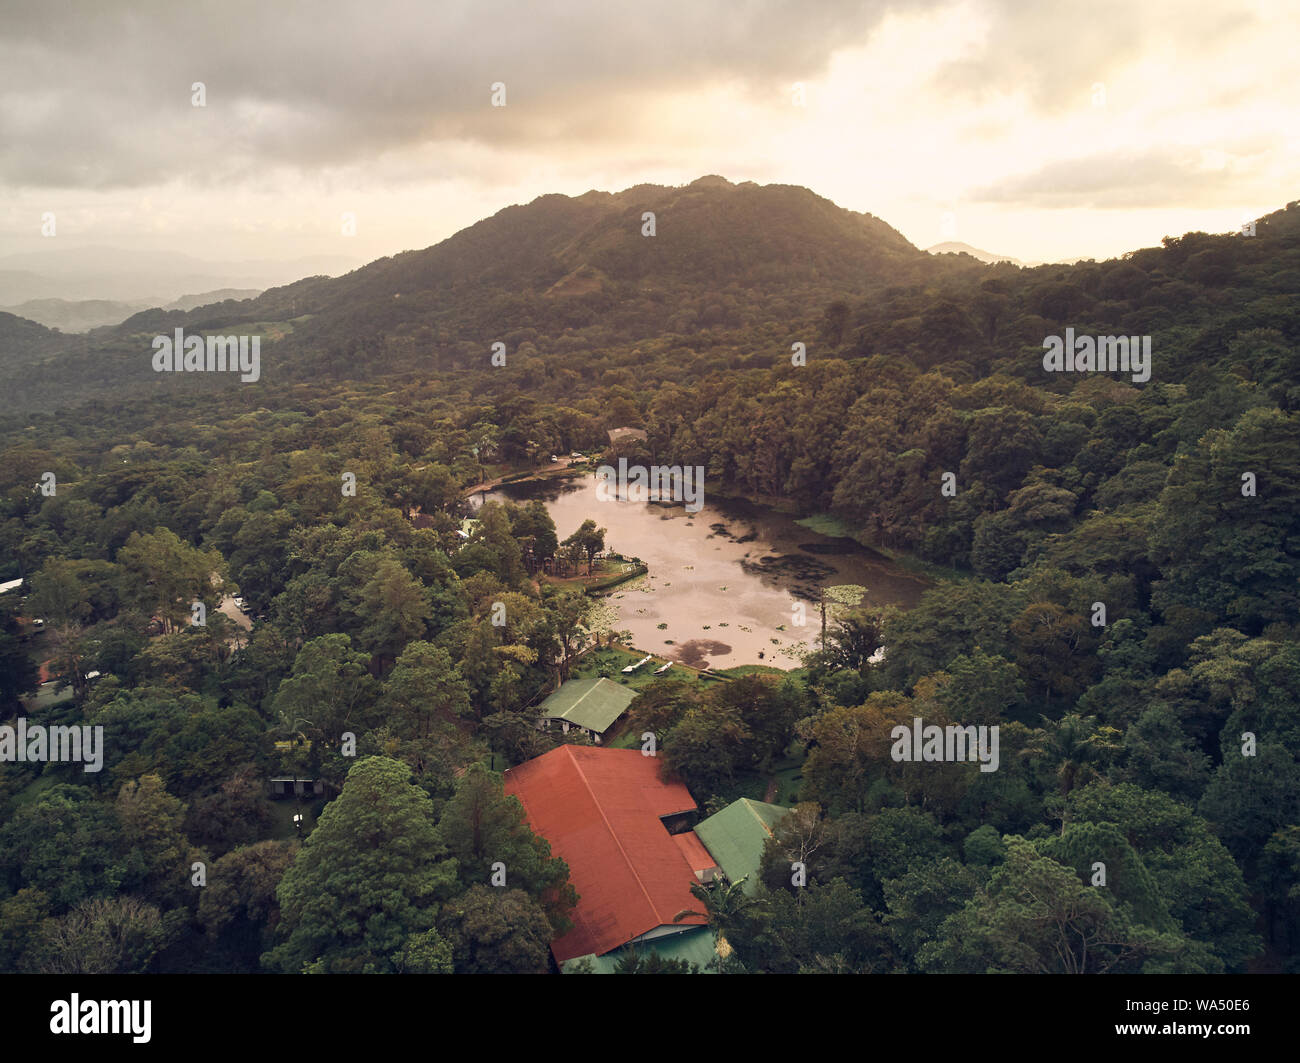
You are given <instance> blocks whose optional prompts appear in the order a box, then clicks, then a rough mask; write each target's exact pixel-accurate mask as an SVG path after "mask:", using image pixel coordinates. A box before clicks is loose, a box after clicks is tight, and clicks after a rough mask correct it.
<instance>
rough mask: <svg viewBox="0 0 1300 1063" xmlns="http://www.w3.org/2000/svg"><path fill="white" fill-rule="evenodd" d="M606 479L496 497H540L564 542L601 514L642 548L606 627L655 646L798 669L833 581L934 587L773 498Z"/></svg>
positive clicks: (512, 489)
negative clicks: (666, 501)
mask: <svg viewBox="0 0 1300 1063" xmlns="http://www.w3.org/2000/svg"><path fill="white" fill-rule="evenodd" d="M596 484H597V481H596V477H595V475H594V474H592V475H588V476H581V477H573V478H565V479H550V480H541V481H537V480H528V481H521V482H518V483H513V484H503V485H502V486H500V487H498V488H496V489H495V490H492V491H489V492H488V493H487V498H488V499H489V500H496V501H503V500H506V499H509V500H510V501H513V502H523V501H528V500H530V499H534V498H540V499H541V500H542V501H543V502H544V503H545V504H546V508H547V510H548V511H549V512H550V514H551V519H552V520H554V521H555V529H556V532H557V534H558V535H559V538H560V541H561V542H563V541H564V539H565V538H567V537H568V536H569V535H572V534H573V533H574V532H575V531H577V529H578V526H579V525H580V524H581V523H582V522H583V521H584V520H586V519H588V518H590V519H592V520H594V521H595V522H596V524H597V526H598V527H601V528H605V529H606V533H605V545H606V548H607V549H610V550H613V551H616V552H618V553H621V554H623V555H625V556H626V557H639V558H641V560H642V561H644V562H645V563H646V564H647V565H648V566H649V569H650V571H649V573H648V574H647V575H644V576H640V577H638V578H637V579H635V580H630V581H628V582H627V583H622V584H619V585H618V586H617V587H615V588H613V590H612V591H611V592H610V596H609V597H608V598H607V599H604V601H605V602H606V603H607V606H608V609H607V613H608V615H607V616H604V617H601V623H599V624H598V625H597V626H598V627H599V628H600V629H605V628H609V629H612V630H614V631H630V632H631V633H632V645H633V646H634V647H636V648H637V649H641V650H644V651H645V652H646V653H653V654H657V655H659V656H661V657H665V658H668V659H671V660H675V661H679V662H681V663H682V664H688V665H691V666H693V667H696V668H703V667H713V668H732V667H735V666H737V665H742V664H766V665H772V666H774V667H777V668H795V667H798V666H799V664H800V659H799V655H800V654H801V653H804V652H806V651H807V650H808V649H811V648H813V646H814V645H815V640H816V638H817V636H818V635H819V634H820V630H821V613H820V608H819V606H818V605H817V604H816V603H817V602H818V601H819V600H820V594H821V589H822V588H823V587H834V586H838V585H843V584H852V585H857V586H860V587H865V588H866V591H867V593H866V597H865V599H864V602H865V603H866V604H870V605H877V606H879V605H891V604H892V605H900V606H903V607H910V606H912V605H915V604H916V602H917V600H918V599H919V598H920V596H921V593H922V592H923V591H924V590H925V589H926V588H927V587H928V586H929V583H928V582H927V581H925V580H924V579H922V578H921V577H919V576H915V575H912V574H911V573H909V572H906V571H904V570H903V569H901V568H899V567H898V566H897V565H895V564H894V563H893V562H891V561H889V560H888V559H887V558H885V557H883V556H881V555H880V554H877V553H875V552H874V551H871V550H869V549H867V548H866V547H863V546H861V545H859V544H858V543H857V542H855V541H853V540H852V539H840V538H832V537H830V536H826V535H822V534H819V533H817V532H813V531H810V530H808V529H807V528H804V527H801V526H800V525H799V524H797V523H796V522H795V519H794V518H793V517H791V516H789V515H787V514H783V513H777V512H774V511H773V510H770V509H766V508H764V507H761V506H756V505H753V504H751V503H747V502H743V501H737V500H730V499H719V498H716V497H715V498H710V499H709V501H708V502H707V503H706V504H705V505H704V506H703V508H702V509H700V511H699V512H697V513H688V512H687V511H686V509H685V507H684V506H681V505H677V506H671V507H669V506H661V505H654V504H651V503H647V502H632V501H627V500H626V499H625V498H619V499H618V500H607V499H601V498H598V497H597V491H596ZM481 497H482V496H476V498H475V501H476V502H477V501H478V499H479V498H481ZM706 497H707V496H706ZM797 605H801V607H802V610H803V612H804V617H803V620H804V623H803V626H798V625H797V623H796V619H797V617H796V606H797ZM647 667H649V666H648V665H647Z"/></svg>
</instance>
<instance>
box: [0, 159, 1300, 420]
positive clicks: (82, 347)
mask: <svg viewBox="0 0 1300 1063" xmlns="http://www.w3.org/2000/svg"><path fill="white" fill-rule="evenodd" d="M646 213H653V215H654V222H655V230H656V231H655V235H654V236H643V235H642V226H643V225H644V224H645V222H644V221H643V216H644V215H645V214H646ZM1296 215H1297V210H1296V208H1295V207H1294V205H1293V206H1292V207H1291V208H1288V209H1287V210H1286V211H1278V212H1276V213H1275V214H1273V215H1270V216H1269V217H1267V218H1264V219H1261V220H1260V221H1259V224H1258V234H1257V236H1256V237H1254V238H1250V239H1246V238H1242V237H1240V236H1232V235H1209V234H1204V233H1191V234H1187V235H1186V236H1184V237H1181V238H1177V239H1167V240H1166V241H1165V246H1163V247H1160V248H1148V249H1144V250H1139V251H1134V252H1131V253H1130V254H1128V255H1126V256H1125V257H1124V259H1120V260H1112V261H1109V262H1104V263H1094V262H1080V263H1077V264H1074V265H1044V266H1039V267H1036V268H1032V269H1018V268H1016V267H1014V266H1011V265H1010V264H1007V263H1002V264H997V265H986V264H983V263H980V262H978V261H976V260H974V259H973V258H971V257H970V256H968V255H931V254H927V253H926V252H923V251H921V250H919V249H917V248H916V247H914V246H913V245H912V244H910V243H909V242H908V241H907V240H906V239H905V238H904V237H902V236H901V235H900V234H899V233H898V232H897V231H896V230H894V229H893V228H891V227H890V226H889V225H887V224H885V223H884V222H882V221H880V220H879V219H877V218H874V217H872V216H870V215H866V214H858V213H855V212H853V211H848V210H844V209H842V208H840V207H837V206H836V205H835V204H833V203H831V202H830V201H829V200H826V199H823V198H822V197H820V196H817V195H815V194H814V193H812V192H810V191H809V190H807V189H804V188H796V187H792V186H782V185H769V186H758V185H754V184H752V183H745V184H740V185H733V184H731V183H729V182H727V181H725V180H723V179H722V178H719V177H706V178H701V179H699V180H697V181H695V182H693V183H691V184H689V185H687V186H684V187H681V188H666V187H662V186H656V185H642V186H637V187H634V188H630V189H627V190H625V191H623V192H619V193H616V194H611V193H605V192H588V193H586V194H585V195H582V196H578V197H566V196H560V195H548V196H542V197H540V198H538V199H537V200H534V201H533V202H532V203H529V204H527V205H524V206H513V207H507V208H505V209H504V210H501V211H499V212H498V213H496V214H495V215H493V216H492V217H490V218H487V219H484V220H483V221H481V222H478V223H477V224H475V225H472V226H470V227H469V228H467V229H464V230H462V231H461V232H459V233H457V234H455V235H454V236H452V237H450V238H448V239H447V240H444V241H442V242H441V243H439V244H437V245H435V246H433V247H430V248H426V249H424V250H421V251H409V252H404V253H402V254H399V255H396V256H394V257H391V258H384V259H379V260H378V261H376V262H373V263H371V264H370V265H368V266H365V267H363V268H361V269H358V270H354V271H353V272H351V273H349V274H346V275H345V276H342V277H338V278H329V277H308V278H305V279H303V280H300V281H297V282H295V283H293V284H290V285H286V286H284V287H279V288H271V289H269V290H267V291H265V292H263V293H262V294H261V295H260V296H258V297H257V298H255V299H249V300H233V299H228V300H224V301H222V302H219V303H214V304H211V305H207V306H203V307H200V308H198V309H194V310H189V311H186V310H164V309H160V308H156V309H149V310H144V311H142V312H140V313H137V314H135V315H133V316H132V317H130V318H129V319H127V320H126V321H124V322H123V323H122V324H120V325H117V326H115V327H110V328H104V329H98V330H96V331H95V332H94V333H93V334H91V336H89V337H88V338H85V339H83V338H80V337H67V338H66V339H65V340H64V341H63V342H62V346H63V348H64V351H65V353H62V354H59V355H57V356H56V357H54V359H53V360H52V361H51V362H50V364H48V365H46V366H43V367H42V368H41V370H40V371H37V372H32V371H28V370H25V369H23V368H22V365H21V359H19V360H18V361H17V362H15V360H14V359H5V360H4V361H5V362H6V363H7V365H8V366H9V368H6V369H3V370H0V386H3V387H4V388H5V389H6V392H7V394H8V395H9V397H10V402H11V409H13V410H17V411H21V410H23V409H30V408H35V407H40V406H42V405H44V404H49V403H59V404H73V403H75V402H77V401H80V400H81V399H84V398H87V397H92V396H93V397H95V398H101V399H111V398H113V397H115V396H124V395H132V394H150V393H159V392H163V393H165V392H167V390H168V389H171V388H174V387H178V386H183V387H185V388H187V389H190V390H192V391H203V390H204V389H207V388H222V387H229V386H232V385H233V384H234V381H233V380H232V378H231V377H229V376H223V377H213V376H212V375H209V374H199V375H197V376H200V377H201V379H194V378H193V376H190V377H178V378H171V377H170V376H169V375H160V374H156V373H154V372H153V371H152V369H151V365H150V357H151V353H152V351H151V347H150V341H151V340H152V338H153V336H155V335H158V334H160V333H168V334H170V333H171V332H172V331H174V330H175V329H177V328H183V329H186V330H190V331H202V330H209V331H217V332H233V333H246V334H252V335H259V336H261V337H262V347H261V350H262V363H263V369H262V380H263V381H264V382H283V383H291V382H293V381H295V380H304V381H319V380H321V379H324V378H330V379H337V380H347V379H371V378H377V377H383V376H385V375H390V374H399V373H403V374H404V373H410V374H414V375H415V376H416V377H417V378H418V377H419V376H420V375H421V374H423V373H428V372H430V371H433V370H437V369H451V368H470V369H483V368H486V367H487V366H488V357H489V353H490V350H491V345H492V344H493V343H494V342H497V341H500V342H503V343H505V344H506V346H507V350H508V351H509V353H510V356H511V357H513V358H514V359H515V361H514V362H513V363H512V364H513V365H515V366H516V367H519V366H521V365H522V366H523V367H524V369H525V372H524V373H523V375H522V376H521V377H519V378H517V379H516V383H517V380H519V379H522V380H525V381H528V382H530V386H532V387H535V388H546V387H561V388H563V387H572V386H573V385H574V384H575V383H577V382H580V381H581V380H583V379H589V378H590V375H591V374H593V373H600V372H605V371H607V370H608V369H611V368H614V367H621V366H631V365H641V364H644V363H645V362H646V361H647V360H649V359H648V355H647V351H654V352H661V351H664V350H670V349H676V350H679V351H681V352H682V353H681V354H680V355H678V356H676V357H675V359H674V361H673V362H666V363H664V367H665V371H668V367H669V366H672V365H676V366H678V367H681V366H685V365H688V364H689V365H693V366H696V367H697V369H696V371H700V370H704V369H707V368H727V367H731V368H739V367H746V366H769V365H772V364H774V363H775V362H778V361H780V360H781V359H782V358H786V357H788V353H785V354H783V353H782V352H789V350H790V344H791V342H792V341H793V340H802V341H804V342H805V343H813V344H814V345H815V349H816V350H817V353H818V354H820V355H822V356H825V355H828V354H831V355H833V356H835V357H841V358H842V357H866V356H870V355H872V354H884V355H887V356H890V357H903V358H907V359H909V360H910V361H911V362H912V363H913V364H915V365H917V366H919V367H921V368H927V367H930V366H933V365H938V364H960V365H963V366H965V369H963V370H961V371H962V372H970V371H986V370H988V369H989V368H990V367H992V366H995V365H996V364H998V363H999V361H1000V360H1006V359H1010V358H1012V357H1013V356H1014V358H1015V359H1016V360H1015V361H1014V363H1011V362H1008V364H1009V365H1010V364H1014V365H1016V366H1022V370H1021V371H1024V370H1023V367H1024V366H1028V367H1029V368H1031V369H1032V368H1033V367H1034V364H1035V363H1034V359H1032V358H1030V359H1028V360H1026V359H1025V358H1024V357H1022V355H1021V351H1022V349H1023V347H1024V346H1025V345H1038V344H1041V341H1042V337H1043V336H1044V335H1046V334H1048V333H1049V332H1050V331H1052V330H1053V329H1058V328H1063V327H1065V326H1067V325H1071V324H1074V325H1079V326H1080V327H1084V326H1086V327H1089V328H1095V329H1096V330H1098V332H1099V333H1101V332H1105V333H1115V332H1123V333H1125V334H1129V333H1133V332H1144V333H1151V332H1157V333H1160V332H1162V330H1171V331H1170V332H1169V335H1170V336H1171V337H1172V336H1174V335H1175V334H1177V335H1180V336H1181V335H1183V334H1185V332H1186V330H1187V329H1189V328H1191V329H1198V328H1201V327H1205V328H1210V327H1211V324H1212V327H1213V329H1214V330H1216V334H1217V332H1222V331H1223V330H1224V329H1225V328H1227V329H1229V332H1228V335H1229V336H1230V335H1232V333H1233V331H1235V330H1236V329H1238V328H1242V327H1246V326H1247V325H1248V324H1249V323H1254V324H1255V325H1256V326H1257V327H1261V326H1262V327H1270V328H1274V329H1277V330H1279V331H1280V332H1281V333H1283V334H1284V335H1288V336H1289V335H1290V333H1291V331H1292V329H1293V328H1294V325H1293V318H1294V311H1293V310H1289V309H1288V306H1289V305H1291V304H1288V303H1286V302H1285V300H1284V293H1285V292H1287V291H1288V290H1289V291H1291V292H1292V293H1294V291H1295V290H1296V289H1297V288H1300V283H1297V282H1296V277H1297V269H1298V268H1300V263H1297V262H1296V258H1297V251H1296V246H1295V245H1296V238H1295V228H1296V223H1295V220H1294V219H1295V216H1296ZM1225 298H1226V299H1228V303H1227V304H1226V305H1225V307H1224V308H1222V309H1219V308H1218V307H1217V301H1219V300H1222V299H1225ZM1279 300H1283V301H1279ZM1224 314H1227V315H1228V317H1227V318H1225V317H1224ZM1202 323H1204V324H1203V325H1202ZM34 335H37V336H39V337H40V339H39V342H38V343H37V344H36V345H37V346H38V347H40V353H42V354H45V353H48V352H49V351H51V350H58V349H59V348H60V342H59V341H58V340H57V339H51V338H50V337H49V336H46V335H44V334H43V333H41V334H34ZM1162 342H1163V341H1162ZM1203 342H1207V343H1213V342H1222V341H1215V340H1213V339H1211V338H1207V339H1206V340H1204V341H1203ZM1179 346H1180V348H1181V347H1182V346H1183V344H1182V342H1181V340H1180V341H1179ZM22 349H23V350H25V351H27V352H28V353H30V352H31V351H32V341H31V340H30V339H26V340H24V341H22ZM1189 356H1190V355H1180V356H1177V357H1167V358H1165V359H1163V360H1162V362H1161V365H1160V367H1159V370H1158V371H1160V370H1163V371H1164V372H1169V371H1171V370H1172V369H1173V368H1174V366H1175V364H1176V363H1177V362H1178V361H1179V360H1180V359H1181V358H1185V357H1189ZM654 357H656V358H657V357H658V354H657V353H656V354H655V355H654ZM677 371H678V372H680V370H677ZM56 381H57V383H56ZM548 381H549V382H552V383H550V384H548V383H547V382H548ZM499 383H503V382H502V381H500V380H499V379H498V378H497V377H491V376H488V377H485V378H484V379H483V381H482V384H481V386H482V387H486V388H495V387H497V385H498V384H499Z"/></svg>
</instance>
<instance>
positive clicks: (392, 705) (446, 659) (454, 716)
mask: <svg viewBox="0 0 1300 1063" xmlns="http://www.w3.org/2000/svg"><path fill="white" fill-rule="evenodd" d="M379 708H380V710H381V711H382V712H383V714H384V717H385V718H386V719H387V720H388V722H389V726H390V727H391V728H393V730H394V731H395V732H396V733H397V734H400V735H404V736H407V737H419V738H424V737H427V736H428V735H429V734H430V733H431V731H432V729H433V726H434V722H435V721H439V722H441V723H444V724H447V723H454V722H455V721H457V720H460V719H462V718H463V717H465V716H468V715H469V712H470V702H469V688H468V687H467V686H466V685H465V680H464V679H462V678H461V674H460V669H458V668H457V667H456V665H455V663H454V662H453V661H452V658H451V654H449V653H448V652H447V651H446V650H444V649H443V648H442V647H440V646H435V645H434V644H433V643H431V642H411V643H408V644H407V646H406V649H405V650H403V651H402V655H401V656H400V657H398V658H397V663H396V665H395V666H394V668H393V670H392V672H390V673H389V675H388V679H387V681H386V682H385V683H384V692H383V694H382V696H381V697H380V700H379Z"/></svg>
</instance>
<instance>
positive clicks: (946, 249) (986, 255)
mask: <svg viewBox="0 0 1300 1063" xmlns="http://www.w3.org/2000/svg"><path fill="white" fill-rule="evenodd" d="M925 250H926V253H927V254H931V255H970V256H971V258H976V259H979V261H981V262H987V263H989V264H990V265H992V264H993V263H995V262H1010V263H1011V264H1012V265H1013V266H1021V267H1025V266H1039V265H1042V263H1041V262H1028V263H1027V262H1021V261H1020V259H1018V258H1012V257H1011V256H1010V255H995V254H993V252H991V251H981V250H980V249H979V248H978V247H971V245H970V244H963V243H962V242H961V241H960V240H949V241H947V242H946V243H942V244H935V245H934V246H933V247H927V248H926V249H925Z"/></svg>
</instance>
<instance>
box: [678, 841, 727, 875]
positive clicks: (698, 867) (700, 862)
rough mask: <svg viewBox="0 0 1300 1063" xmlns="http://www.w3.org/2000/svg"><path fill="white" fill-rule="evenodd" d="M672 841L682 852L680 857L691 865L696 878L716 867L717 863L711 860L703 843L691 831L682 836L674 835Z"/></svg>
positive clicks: (711, 856)
mask: <svg viewBox="0 0 1300 1063" xmlns="http://www.w3.org/2000/svg"><path fill="white" fill-rule="evenodd" d="M672 837H673V841H674V842H676V843H677V848H678V849H680V850H681V851H682V856H683V857H684V858H685V860H686V862H687V863H688V864H690V865H691V870H692V871H694V872H695V876H696V878H698V877H699V876H700V874H701V872H704V871H712V870H713V869H714V868H715V867H717V866H718V862H717V861H716V860H715V859H713V855H712V854H711V853H710V852H709V850H708V849H706V848H704V843H703V842H702V841H700V839H699V838H698V837H697V836H696V834H695V832H694V831H693V830H688V831H686V832H685V833H684V834H674V835H673V836H672Z"/></svg>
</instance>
